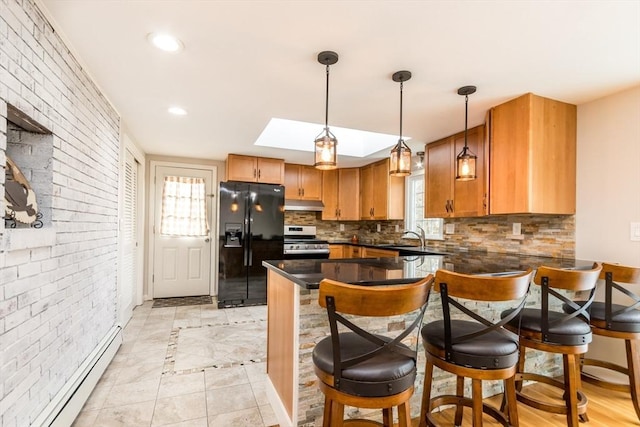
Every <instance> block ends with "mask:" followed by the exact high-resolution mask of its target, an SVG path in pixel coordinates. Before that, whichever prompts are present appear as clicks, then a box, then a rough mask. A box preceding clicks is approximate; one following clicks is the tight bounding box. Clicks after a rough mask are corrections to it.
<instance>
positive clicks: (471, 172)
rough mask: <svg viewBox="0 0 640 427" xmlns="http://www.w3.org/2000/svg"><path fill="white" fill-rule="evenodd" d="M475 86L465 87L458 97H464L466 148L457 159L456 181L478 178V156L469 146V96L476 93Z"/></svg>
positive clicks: (461, 89) (459, 91)
mask: <svg viewBox="0 0 640 427" xmlns="http://www.w3.org/2000/svg"><path fill="white" fill-rule="evenodd" d="M475 91H476V87H475V86H463V87H461V88H460V89H458V95H464V147H463V148H462V151H461V152H460V154H458V156H457V157H456V180H457V181H472V180H474V179H476V178H477V176H476V161H477V160H478V156H476V155H475V154H473V152H472V151H471V150H470V149H469V147H468V146H467V118H468V112H469V95H471V94H472V93H475Z"/></svg>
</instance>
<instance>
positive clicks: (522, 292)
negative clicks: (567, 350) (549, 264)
mask: <svg viewBox="0 0 640 427" xmlns="http://www.w3.org/2000/svg"><path fill="white" fill-rule="evenodd" d="M532 274H533V273H532V271H531V269H529V270H527V271H525V272H522V273H520V274H516V275H513V276H501V277H489V276H472V275H465V274H460V273H454V272H450V271H446V270H438V271H437V272H436V278H435V285H434V289H435V290H436V291H438V292H440V297H441V300H442V319H440V320H436V321H433V322H430V323H428V324H426V325H425V326H423V327H422V330H421V335H422V340H423V342H424V346H425V350H426V356H427V364H426V369H425V374H424V378H425V379H424V389H423V394H422V406H421V409H420V426H421V427H423V426H426V425H429V426H435V425H436V423H437V420H436V418H435V417H434V415H433V413H432V412H433V410H434V409H436V408H437V407H439V406H442V405H455V406H456V413H455V424H456V425H460V424H461V423H462V415H463V408H464V407H465V406H467V407H471V408H473V425H474V426H476V427H477V426H482V415H483V413H486V414H487V415H489V416H491V417H492V418H494V419H495V420H497V421H498V422H500V423H501V424H502V425H503V426H507V425H513V426H517V425H518V413H517V406H516V396H515V382H514V376H515V373H516V365H517V363H518V335H517V334H513V333H511V332H509V331H507V330H505V329H504V328H503V325H504V324H506V322H508V321H509V320H511V319H512V318H516V317H517V315H518V313H519V311H520V310H521V309H522V307H523V306H524V303H525V297H526V295H527V291H528V289H529V283H530V281H531V276H532ZM478 301H487V302H493V303H501V302H504V303H505V304H508V306H509V307H513V306H514V305H516V306H517V308H515V309H514V310H513V311H512V314H511V316H508V317H507V318H505V319H502V320H500V321H497V322H495V321H493V319H487V318H484V317H482V316H480V315H479V314H478V313H477V311H478V308H477V307H478V303H477V302H478ZM513 301H516V303H515V304H514V303H513ZM465 303H466V304H465ZM481 305H484V306H485V307H486V304H481ZM474 307H475V310H474ZM454 308H455V309H457V310H459V311H460V312H462V314H463V315H466V317H464V318H463V319H459V318H454V317H457V316H454V315H452V313H451V311H452V310H453V309H454ZM496 317H497V316H496ZM434 366H437V367H438V368H440V369H442V370H444V371H447V372H451V373H453V374H455V375H456V377H457V378H456V394H455V395H443V396H436V397H434V398H431V386H432V381H433V379H432V377H433V367H434ZM465 377H468V378H471V380H472V381H471V383H472V398H471V399H469V398H466V397H464V378H465ZM483 380H503V381H504V384H505V395H506V396H507V401H508V402H509V406H508V418H507V416H505V414H503V413H502V412H500V411H498V410H497V409H496V408H494V407H492V406H489V405H487V404H483V403H482V381H483Z"/></svg>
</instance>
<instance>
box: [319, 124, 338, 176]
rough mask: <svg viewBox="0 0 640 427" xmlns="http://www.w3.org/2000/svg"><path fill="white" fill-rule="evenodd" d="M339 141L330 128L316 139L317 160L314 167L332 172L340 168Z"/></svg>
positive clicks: (325, 129)
mask: <svg viewBox="0 0 640 427" xmlns="http://www.w3.org/2000/svg"><path fill="white" fill-rule="evenodd" d="M337 145H338V140H337V139H336V137H335V136H333V134H332V133H331V131H329V128H328V127H327V128H324V130H323V131H322V133H320V135H318V136H317V137H316V142H315V152H316V160H315V163H314V166H315V167H316V168H317V169H322V170H330V169H335V168H336V167H338V162H337V159H336V158H337V153H336V146H337Z"/></svg>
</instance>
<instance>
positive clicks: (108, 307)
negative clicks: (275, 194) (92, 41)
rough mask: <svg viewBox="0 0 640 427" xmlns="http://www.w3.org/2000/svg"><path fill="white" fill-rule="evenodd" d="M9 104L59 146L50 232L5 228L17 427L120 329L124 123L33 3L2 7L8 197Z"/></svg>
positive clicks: (7, 389)
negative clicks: (119, 239)
mask: <svg viewBox="0 0 640 427" xmlns="http://www.w3.org/2000/svg"><path fill="white" fill-rule="evenodd" d="M7 103H8V104H11V105H13V106H15V107H17V108H18V109H19V110H21V111H22V112H24V113H25V114H27V115H28V116H30V117H31V118H32V119H34V120H35V121H37V122H38V123H40V124H41V125H43V126H45V127H46V128H48V129H50V130H51V131H52V135H50V136H49V138H48V140H49V141H50V143H52V144H53V149H52V151H51V152H52V157H51V158H50V159H48V161H49V162H51V166H52V179H51V182H49V183H48V184H49V188H50V191H51V218H50V221H49V222H45V224H47V225H46V226H45V227H44V228H42V229H39V230H36V229H24V230H17V229H16V230H10V229H5V227H4V221H1V222H0V426H3V427H15V426H27V425H31V423H32V422H33V421H34V419H36V418H37V417H38V416H39V415H41V413H43V412H44V411H45V408H46V407H47V405H48V404H49V402H51V401H52V399H54V398H55V397H56V396H57V395H58V394H59V392H60V391H61V390H63V389H64V388H65V385H67V384H68V383H69V382H70V380H71V378H73V376H74V374H75V373H76V372H77V371H78V369H79V367H80V366H81V364H82V362H83V361H84V360H85V359H86V358H87V357H88V356H89V355H90V354H91V352H92V351H93V350H94V349H95V348H96V347H97V346H98V344H99V343H100V341H101V340H102V339H103V337H105V336H106V335H107V334H108V333H109V331H111V330H112V329H113V328H114V326H115V323H116V301H117V298H116V282H117V264H118V259H117V254H118V251H117V232H118V230H117V219H118V216H117V214H118V211H117V209H118V173H119V168H118V162H119V150H120V148H119V127H120V123H119V121H120V118H119V116H118V114H117V112H116V111H115V110H114V109H113V108H112V107H111V105H110V104H109V102H108V101H107V100H106V98H105V97H104V96H103V95H102V94H101V93H100V91H99V89H98V88H97V87H96V86H95V84H94V83H93V82H92V80H91V78H90V77H89V76H88V75H87V74H86V73H85V72H84V71H83V69H82V66H81V65H80V64H79V63H78V61H76V59H75V58H74V57H73V55H72V54H71V53H70V52H69V49H68V48H67V47H66V46H65V44H64V42H63V41H62V40H61V39H60V37H59V36H58V35H57V33H56V32H55V31H54V30H53V28H52V27H51V25H50V24H49V23H48V22H47V20H46V18H45V17H44V16H43V14H42V13H41V12H40V11H39V10H38V7H37V5H36V4H35V3H34V1H33V0H2V1H0V177H1V178H0V192H1V193H2V194H4V178H5V173H4V166H5V150H6V148H7V133H6V132H7V128H6V116H7ZM3 199H4V198H2V199H0V211H1V212H2V213H3V214H4V203H3Z"/></svg>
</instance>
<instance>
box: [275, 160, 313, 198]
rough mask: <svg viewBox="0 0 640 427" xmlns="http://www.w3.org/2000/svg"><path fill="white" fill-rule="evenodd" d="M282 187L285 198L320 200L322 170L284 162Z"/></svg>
mask: <svg viewBox="0 0 640 427" xmlns="http://www.w3.org/2000/svg"><path fill="white" fill-rule="evenodd" d="M284 187H285V190H284V197H285V198H286V199H293V200H322V170H320V169H316V168H314V167H313V166H305V165H295V164H290V163H285V165H284Z"/></svg>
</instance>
